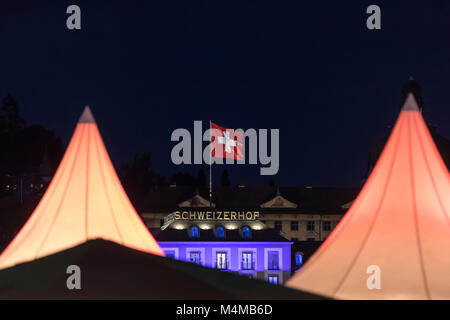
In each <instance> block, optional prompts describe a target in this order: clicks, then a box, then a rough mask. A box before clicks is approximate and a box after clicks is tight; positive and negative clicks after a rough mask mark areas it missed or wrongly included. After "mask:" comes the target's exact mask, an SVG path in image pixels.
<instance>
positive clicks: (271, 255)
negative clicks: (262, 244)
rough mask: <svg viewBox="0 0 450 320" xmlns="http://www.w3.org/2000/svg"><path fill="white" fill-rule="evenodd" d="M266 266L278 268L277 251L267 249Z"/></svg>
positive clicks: (270, 268) (273, 268) (271, 268)
mask: <svg viewBox="0 0 450 320" xmlns="http://www.w3.org/2000/svg"><path fill="white" fill-rule="evenodd" d="M267 267H268V269H269V270H279V269H280V267H279V263H278V251H269V252H268V254H267Z"/></svg>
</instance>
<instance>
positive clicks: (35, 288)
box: [0, 240, 323, 300]
mask: <svg viewBox="0 0 450 320" xmlns="http://www.w3.org/2000/svg"><path fill="white" fill-rule="evenodd" d="M70 265H77V266H79V267H80V269H81V290H68V289H67V285H66V281H67V278H68V274H67V273H66V270H67V267H68V266H70ZM0 288H1V290H0V299H58V300H61V299H64V300H65V299H121V300H123V299H178V300H191V299H203V300H206V299H208V300H211V299H215V300H216V299H217V300H219V299H220V300H236V299H249V300H267V299H270V300H273V299H295V300H297V299H323V298H321V297H319V296H316V295H313V294H310V293H306V292H301V291H297V290H293V289H289V288H286V287H284V286H279V285H272V284H269V283H267V282H265V281H262V280H256V279H252V280H250V279H247V278H246V277H243V276H239V275H236V274H232V273H230V272H222V271H218V270H215V269H212V268H206V267H202V266H198V265H196V264H194V263H189V262H183V261H177V260H174V259H169V258H164V257H160V256H157V255H153V254H148V253H145V252H142V251H137V250H133V249H131V248H127V247H124V246H121V245H118V244H116V243H114V242H110V241H104V240H90V241H88V242H86V243H84V244H81V245H79V246H76V247H74V248H71V249H68V250H64V251H61V252H58V253H56V254H53V255H50V256H47V257H44V258H41V259H38V260H34V261H31V262H28V263H23V264H19V265H16V266H14V267H12V268H8V269H4V270H1V271H0Z"/></svg>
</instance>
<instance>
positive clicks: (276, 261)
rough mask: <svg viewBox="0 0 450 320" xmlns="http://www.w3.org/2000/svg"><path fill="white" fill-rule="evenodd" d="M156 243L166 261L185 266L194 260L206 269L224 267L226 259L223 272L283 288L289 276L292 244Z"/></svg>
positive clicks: (226, 242) (252, 242) (249, 242)
mask: <svg viewBox="0 0 450 320" xmlns="http://www.w3.org/2000/svg"><path fill="white" fill-rule="evenodd" d="M158 243H159V245H160V246H161V248H162V249H163V250H164V251H165V252H166V254H167V255H168V256H169V257H173V258H175V259H177V260H183V261H188V262H192V261H191V259H194V260H195V262H196V263H198V264H200V265H202V266H205V267H210V268H218V267H219V268H220V267H224V265H223V261H222V259H223V257H226V268H225V269H223V271H229V272H235V273H239V274H241V275H244V276H247V277H251V278H258V279H264V280H267V281H269V282H273V283H278V284H282V283H284V282H285V281H286V280H287V279H288V278H289V276H290V274H291V245H292V242H257V241H248V242H246V241H236V242H233V241H204V242H202V241H159V242H158ZM222 253H225V254H222ZM198 257H200V259H199V260H197V259H198ZM218 259H219V260H220V261H219V262H218V261H217V260H218ZM249 259H251V260H252V261H249Z"/></svg>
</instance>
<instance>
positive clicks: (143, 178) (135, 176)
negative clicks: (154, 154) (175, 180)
mask: <svg viewBox="0 0 450 320" xmlns="http://www.w3.org/2000/svg"><path fill="white" fill-rule="evenodd" d="M150 159H151V154H150V153H149V152H147V153H144V154H141V155H140V154H137V155H136V156H135V157H134V160H133V162H132V164H131V165H123V166H122V167H121V168H120V169H119V173H120V176H121V180H122V184H123V186H124V188H125V190H127V193H128V196H129V197H130V198H131V200H132V201H140V200H141V199H142V197H144V196H145V195H146V194H147V193H148V192H149V191H150V189H151V188H152V187H156V186H160V185H163V184H164V178H163V177H162V176H161V175H159V174H158V173H156V172H154V171H153V170H151V166H150V163H151V162H150Z"/></svg>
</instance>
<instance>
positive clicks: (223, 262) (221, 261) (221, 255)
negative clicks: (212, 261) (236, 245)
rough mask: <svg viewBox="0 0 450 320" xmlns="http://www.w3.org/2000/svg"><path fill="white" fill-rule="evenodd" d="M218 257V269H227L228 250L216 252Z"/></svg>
mask: <svg viewBox="0 0 450 320" xmlns="http://www.w3.org/2000/svg"><path fill="white" fill-rule="evenodd" d="M216 259H217V263H216V266H217V269H220V270H226V269H228V267H227V266H228V261H227V253H226V252H217V253H216Z"/></svg>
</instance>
